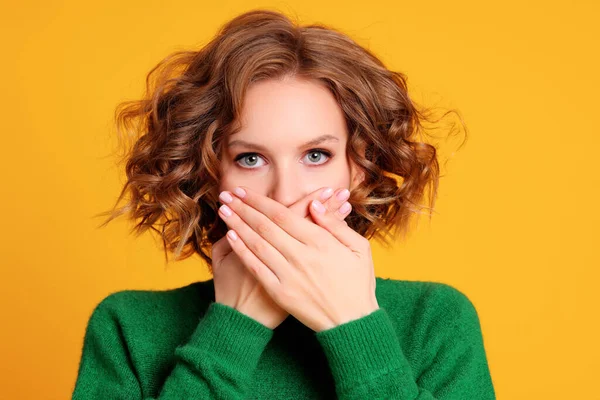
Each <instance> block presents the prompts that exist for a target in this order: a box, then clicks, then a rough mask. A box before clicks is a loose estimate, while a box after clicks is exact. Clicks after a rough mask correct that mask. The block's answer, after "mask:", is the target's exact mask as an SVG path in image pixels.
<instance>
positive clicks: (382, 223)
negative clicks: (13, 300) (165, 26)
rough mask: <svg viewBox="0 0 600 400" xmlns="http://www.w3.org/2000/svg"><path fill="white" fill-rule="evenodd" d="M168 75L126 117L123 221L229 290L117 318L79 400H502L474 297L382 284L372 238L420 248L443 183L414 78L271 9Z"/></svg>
mask: <svg viewBox="0 0 600 400" xmlns="http://www.w3.org/2000/svg"><path fill="white" fill-rule="evenodd" d="M155 74H156V75H155ZM150 75H152V76H149V79H148V82H149V86H148V91H147V93H146V96H145V97H144V98H143V99H142V100H139V101H136V102H129V103H125V105H124V107H123V108H121V109H120V111H119V113H118V123H119V124H118V126H119V127H120V129H119V132H121V133H125V134H131V138H132V139H133V146H132V147H131V149H130V151H128V152H127V153H126V154H125V155H124V157H123V160H126V161H127V166H126V171H127V177H128V181H127V184H126V185H125V187H124V188H123V191H122V192H121V196H120V197H119V200H120V199H121V198H122V197H123V195H124V193H125V192H126V191H127V190H129V192H130V193H131V199H130V200H129V202H128V203H127V205H126V206H125V207H122V208H121V209H120V210H119V211H114V210H113V212H112V213H111V215H110V218H109V219H108V221H110V220H112V219H113V218H115V217H117V216H118V215H121V214H124V213H128V214H129V215H130V216H131V218H134V219H141V222H139V223H138V225H137V228H138V233H141V232H143V231H144V230H146V229H148V228H151V229H153V230H155V231H157V232H159V233H160V234H161V237H162V239H163V241H164V244H165V255H166V254H167V251H168V250H171V251H173V252H174V253H175V255H176V257H177V258H181V257H189V256H190V255H193V254H198V255H199V256H200V257H201V258H202V259H203V260H205V261H206V263H207V265H208V266H209V269H210V272H211V273H212V275H213V279H211V280H208V281H202V282H195V283H193V284H190V285H188V286H185V287H182V288H178V289H173V290H165V291H150V290H148V291H142V290H124V291H120V292H117V293H113V294H111V295H109V296H107V297H106V298H105V299H104V300H103V301H102V302H100V304H99V305H98V306H97V307H96V308H95V310H94V311H93V313H92V315H91V317H90V320H89V323H88V327H87V330H86V334H85V338H84V342H83V353H82V358H81V362H80V366H79V372H78V377H77V381H76V384H75V387H74V392H73V398H74V399H107V398H109V399H245V398H252V399H267V398H268V399H332V398H339V399H367V398H368V399H402V400H409V399H410V400H416V399H419V400H431V399H456V400H459V399H460V400H464V399H478V400H482V399H494V398H495V393H494V389H493V385H492V380H491V376H490V372H489V368H488V363H487V359H486V354H485V349H484V343H483V337H482V333H481V330H480V324H479V319H478V315H477V312H476V309H475V307H474V306H473V304H472V303H471V302H470V301H469V299H468V298H467V297H466V296H465V295H464V294H462V293H461V292H460V291H458V290H457V289H455V288H453V287H452V286H449V285H446V284H442V283H436V282H410V281H402V280H392V279H383V278H379V277H375V273H374V266H373V260H372V258H371V250H370V245H369V240H368V239H370V238H377V239H380V240H381V241H382V242H383V243H386V244H388V241H387V238H386V237H387V236H388V235H390V234H391V235H392V236H393V237H394V238H396V237H398V234H399V233H405V232H406V230H407V228H408V222H409V217H411V215H414V214H416V213H418V212H419V208H420V206H419V202H420V200H421V199H422V198H423V197H424V193H425V189H426V187H427V186H428V185H431V186H433V189H434V190H433V195H432V197H431V203H430V204H431V206H433V202H434V199H435V193H436V189H437V183H438V179H439V168H438V165H439V164H438V160H437V154H436V149H435V147H434V146H432V145H430V144H426V143H423V142H420V141H419V140H418V137H417V135H419V133H421V130H422V121H426V120H427V116H426V114H425V113H424V112H423V111H422V110H419V109H418V108H417V107H416V105H415V104H414V102H413V101H412V100H411V99H410V98H409V96H408V93H407V88H406V80H405V77H404V76H403V75H402V74H400V73H397V72H392V71H390V70H388V69H387V68H385V66H384V65H383V64H382V63H381V61H379V60H378V59H377V58H376V57H375V56H374V55H373V54H372V53H370V52H369V51H368V50H366V49H364V48H362V47H360V46H359V45H357V44H356V43H355V42H354V41H352V40H351V39H350V38H348V37H347V36H345V35H344V34H342V33H339V32H337V31H335V30H333V29H331V28H328V27H325V26H322V25H311V26H298V25H297V24H295V23H293V22H292V21H290V20H289V19H288V18H287V17H286V16H284V15H282V14H279V13H277V12H273V11H267V10H254V11H250V12H247V13H245V14H243V15H240V16H238V17H236V18H235V19H233V20H232V21H230V22H229V23H228V24H226V25H225V26H224V27H223V28H222V29H221V30H220V32H219V33H218V34H217V35H216V37H215V38H214V39H213V40H212V41H211V42H210V43H209V44H208V45H206V46H205V47H204V48H202V49H201V50H200V51H197V52H195V51H184V52H178V53H176V54H174V55H173V56H171V57H168V58H167V59H165V60H163V62H161V63H160V64H159V65H158V66H157V67H156V68H155V69H154V70H153V71H152V72H151V73H150ZM152 77H154V78H155V79H150V78H152ZM430 208H431V207H430ZM161 220H162V221H164V222H163V223H162V224H161V229H160V230H159V229H157V227H156V226H155V225H158V222H157V221H161ZM108 221H107V222H108ZM399 267H400V268H406V266H403V265H402V263H401V262H400V265H399Z"/></svg>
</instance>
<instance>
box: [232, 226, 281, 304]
mask: <svg viewBox="0 0 600 400" xmlns="http://www.w3.org/2000/svg"><path fill="white" fill-rule="evenodd" d="M225 236H226V237H227V241H228V242H229V245H230V246H231V248H232V249H233V251H234V252H235V254H236V255H237V256H238V258H239V259H240V261H241V262H242V264H243V265H244V267H246V268H247V269H248V270H249V271H250V273H251V274H252V275H253V276H254V277H255V278H256V280H257V281H258V283H260V284H261V285H262V286H263V287H264V289H265V291H266V292H267V293H268V294H269V295H271V297H272V294H273V293H276V290H277V288H278V286H279V285H280V284H281V282H280V281H279V278H277V275H275V274H274V273H273V271H271V269H270V268H269V267H267V266H266V265H265V264H264V263H263V262H262V261H261V260H260V259H259V258H258V257H257V256H256V254H254V253H253V252H252V251H251V250H250V249H249V248H248V246H246V244H245V243H244V241H243V239H241V238H240V237H239V235H237V234H236V232H235V231H234V230H230V231H228V232H227V234H226V235H225Z"/></svg>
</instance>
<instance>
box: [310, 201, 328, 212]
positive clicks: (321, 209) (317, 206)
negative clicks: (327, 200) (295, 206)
mask: <svg viewBox="0 0 600 400" xmlns="http://www.w3.org/2000/svg"><path fill="white" fill-rule="evenodd" d="M312 207H313V208H314V209H315V210H316V211H317V212H318V213H319V214H323V213H324V212H325V207H323V204H321V202H320V201H319V200H313V201H312Z"/></svg>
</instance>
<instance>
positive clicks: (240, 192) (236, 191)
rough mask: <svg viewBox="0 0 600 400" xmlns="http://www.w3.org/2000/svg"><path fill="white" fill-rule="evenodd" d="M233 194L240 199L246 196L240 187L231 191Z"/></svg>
mask: <svg viewBox="0 0 600 400" xmlns="http://www.w3.org/2000/svg"><path fill="white" fill-rule="evenodd" d="M233 193H235V195H236V196H237V197H239V198H241V199H243V198H244V196H245V195H246V191H245V190H244V189H242V188H241V187H236V188H235V189H233Z"/></svg>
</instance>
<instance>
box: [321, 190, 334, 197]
mask: <svg viewBox="0 0 600 400" xmlns="http://www.w3.org/2000/svg"><path fill="white" fill-rule="evenodd" d="M332 194H333V189H332V188H327V189H325V190H323V193H321V200H327V199H328V198H330V197H331V195H332Z"/></svg>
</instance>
